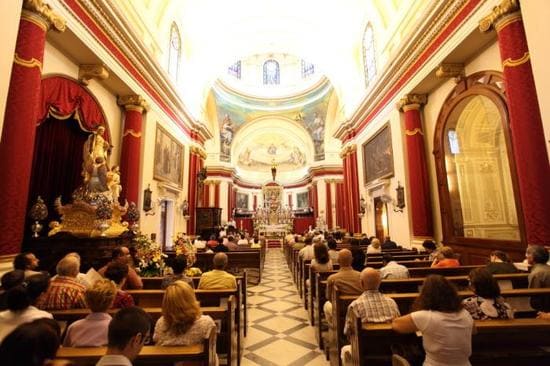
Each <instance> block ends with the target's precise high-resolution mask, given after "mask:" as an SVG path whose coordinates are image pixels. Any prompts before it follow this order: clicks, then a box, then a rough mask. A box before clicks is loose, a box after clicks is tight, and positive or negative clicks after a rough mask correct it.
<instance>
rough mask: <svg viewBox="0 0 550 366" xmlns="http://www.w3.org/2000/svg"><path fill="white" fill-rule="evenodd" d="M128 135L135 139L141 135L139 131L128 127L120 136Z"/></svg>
mask: <svg viewBox="0 0 550 366" xmlns="http://www.w3.org/2000/svg"><path fill="white" fill-rule="evenodd" d="M128 135H130V136H132V137H135V138H136V139H139V138H140V137H141V132H136V131H134V130H133V129H131V128H129V129H127V130H126V131H124V133H123V134H122V137H126V136H128Z"/></svg>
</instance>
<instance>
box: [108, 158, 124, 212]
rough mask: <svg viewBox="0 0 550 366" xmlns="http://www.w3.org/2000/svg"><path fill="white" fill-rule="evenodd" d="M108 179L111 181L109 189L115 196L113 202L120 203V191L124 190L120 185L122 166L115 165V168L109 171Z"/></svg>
mask: <svg viewBox="0 0 550 366" xmlns="http://www.w3.org/2000/svg"><path fill="white" fill-rule="evenodd" d="M107 180H108V182H109V184H108V185H109V190H110V191H111V195H112V196H113V202H115V203H118V198H119V197H120V191H121V190H122V186H121V185H120V168H119V167H118V165H115V166H114V167H113V169H111V171H110V172H109V173H107Z"/></svg>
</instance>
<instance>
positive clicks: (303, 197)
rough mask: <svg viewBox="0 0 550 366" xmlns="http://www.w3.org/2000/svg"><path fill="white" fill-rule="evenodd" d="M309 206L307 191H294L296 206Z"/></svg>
mask: <svg viewBox="0 0 550 366" xmlns="http://www.w3.org/2000/svg"><path fill="white" fill-rule="evenodd" d="M308 207H309V192H302V193H296V208H297V209H300V208H308Z"/></svg>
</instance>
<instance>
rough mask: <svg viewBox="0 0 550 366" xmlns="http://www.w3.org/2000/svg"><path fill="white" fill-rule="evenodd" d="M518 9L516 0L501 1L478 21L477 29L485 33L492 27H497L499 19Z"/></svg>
mask: <svg viewBox="0 0 550 366" xmlns="http://www.w3.org/2000/svg"><path fill="white" fill-rule="evenodd" d="M518 10H519V1H518V0H503V1H501V3H500V4H499V5H497V6H495V7H494V8H493V10H492V11H491V13H489V14H488V15H487V16H485V17H484V18H483V19H481V20H480V21H479V30H480V31H482V32H484V33H485V32H488V31H490V30H491V29H492V28H496V27H498V23H499V21H501V20H502V19H503V18H504V17H505V16H506V15H510V14H513V13H515V12H517V11H518Z"/></svg>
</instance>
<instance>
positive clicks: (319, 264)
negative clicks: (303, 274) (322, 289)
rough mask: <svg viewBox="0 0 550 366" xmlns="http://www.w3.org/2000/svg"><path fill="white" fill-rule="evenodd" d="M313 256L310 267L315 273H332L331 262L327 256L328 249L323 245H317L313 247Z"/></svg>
mask: <svg viewBox="0 0 550 366" xmlns="http://www.w3.org/2000/svg"><path fill="white" fill-rule="evenodd" d="M313 256H314V258H313V259H312V260H311V267H312V268H313V270H315V271H317V272H325V271H332V268H333V266H332V261H331V260H330V257H329V255H328V248H327V246H326V245H325V244H323V243H317V244H315V245H314V246H313Z"/></svg>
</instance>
